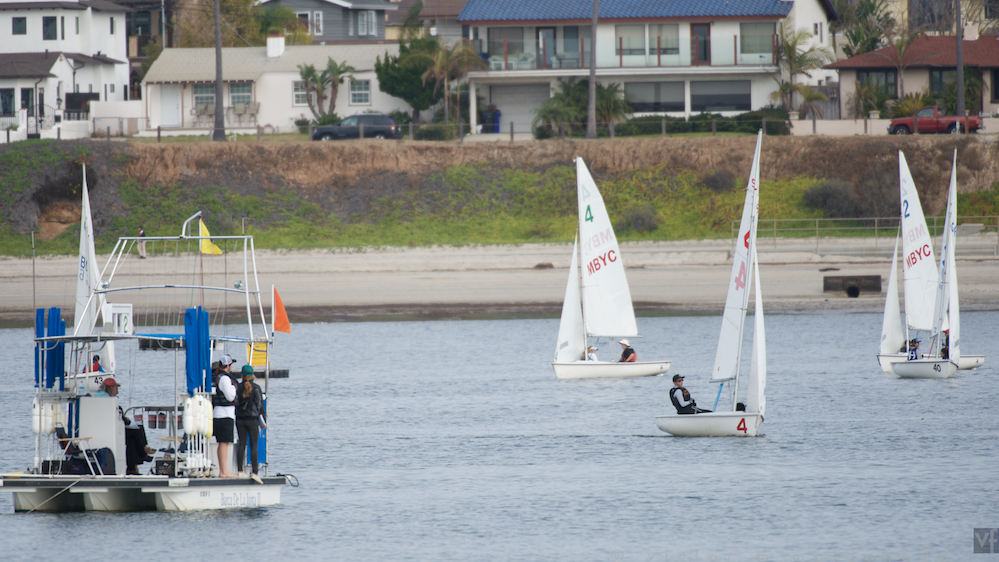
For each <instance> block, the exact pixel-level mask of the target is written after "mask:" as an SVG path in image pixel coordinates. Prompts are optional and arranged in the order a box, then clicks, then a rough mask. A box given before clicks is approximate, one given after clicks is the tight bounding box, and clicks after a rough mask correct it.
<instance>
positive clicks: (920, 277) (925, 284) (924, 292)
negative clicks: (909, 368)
mask: <svg viewBox="0 0 999 562" xmlns="http://www.w3.org/2000/svg"><path fill="white" fill-rule="evenodd" d="M898 169H899V192H900V199H901V218H902V224H901V233H902V256H903V259H904V261H903V268H902V271H903V274H902V287H903V290H904V298H905V320H906V330H907V332H909V333H910V334H911V332H914V331H923V332H932V330H933V329H934V320H935V316H934V306H935V302H936V299H937V287H938V285H939V283H938V281H939V276H940V273H939V271H938V269H937V264H936V259H935V257H934V255H933V243H932V240H931V239H930V233H929V229H927V227H926V219H925V218H924V216H923V208H922V206H921V205H920V203H919V194H918V193H917V192H916V187H915V183H914V182H913V180H912V174H910V173H909V166H908V164H907V163H906V160H905V155H904V154H902V152H901V151H899V153H898ZM955 184H956V178H955ZM955 189H956V188H955ZM955 212H956V211H955ZM955 216H956V215H955ZM945 238H946V236H945ZM897 249H898V245H897V244H896V252H897ZM897 259H898V255H897V253H896V254H895V256H893V258H892V271H891V273H890V274H889V278H888V294H887V296H886V298H885V310H884V320H883V322H882V327H881V344H880V347H879V352H878V363H879V364H880V365H881V370H882V371H884V372H886V373H891V372H893V371H892V364H894V363H897V362H900V361H905V360H906V358H907V356H908V347H907V346H908V344H907V343H906V342H907V341H908V340H909V337H903V335H902V334H903V327H902V321H901V319H900V316H899V309H898V285H897V283H896V281H895V270H896V267H897ZM944 328H946V326H945V327H944ZM903 346H906V347H903ZM983 363H985V356H984V355H965V356H962V357H961V359H960V362H959V363H958V368H959V369H974V368H976V367H979V366H981V365H982V364H983Z"/></svg>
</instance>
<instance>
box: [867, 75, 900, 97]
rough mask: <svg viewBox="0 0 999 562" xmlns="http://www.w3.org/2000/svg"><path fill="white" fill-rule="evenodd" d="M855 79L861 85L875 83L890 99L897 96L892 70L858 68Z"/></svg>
mask: <svg viewBox="0 0 999 562" xmlns="http://www.w3.org/2000/svg"><path fill="white" fill-rule="evenodd" d="M857 81H858V82H860V84H861V85H863V86H866V85H868V84H877V85H878V86H880V87H881V88H882V89H883V90H884V92H885V93H886V94H888V96H889V97H890V98H891V99H896V98H898V89H897V88H896V87H895V71H894V70H858V71H857Z"/></svg>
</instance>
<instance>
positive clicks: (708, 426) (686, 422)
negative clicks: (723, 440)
mask: <svg viewBox="0 0 999 562" xmlns="http://www.w3.org/2000/svg"><path fill="white" fill-rule="evenodd" d="M761 423H763V416H761V415H760V414H759V413H756V412H710V413H706V414H693V415H691V414H687V415H674V416H656V426H658V427H659V429H661V430H663V431H665V432H666V433H669V434H671V435H675V436H677V437H756V432H757V430H758V429H759V427H760V424H761Z"/></svg>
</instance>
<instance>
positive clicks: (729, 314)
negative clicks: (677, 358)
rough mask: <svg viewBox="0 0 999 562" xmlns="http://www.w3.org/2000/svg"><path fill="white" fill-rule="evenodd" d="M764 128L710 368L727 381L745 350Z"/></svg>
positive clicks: (715, 377) (715, 378) (714, 376)
mask: <svg viewBox="0 0 999 562" xmlns="http://www.w3.org/2000/svg"><path fill="white" fill-rule="evenodd" d="M762 142H763V132H762V131H761V132H760V133H758V134H757V137H756V152H755V154H753V167H752V170H751V171H750V173H749V184H748V185H747V186H746V202H745V204H744V205H743V207H742V221H741V222H740V223H739V237H738V238H737V239H736V244H735V254H734V255H733V259H732V274H731V276H730V277H729V280H730V281H729V286H728V296H727V297H725V312H724V313H723V315H722V327H721V334H720V335H719V337H718V351H717V352H716V353H715V367H714V370H713V371H712V372H711V380H712V381H727V380H732V379H734V378H736V376H737V375H738V370H739V356H740V354H741V353H742V350H741V348H742V331H743V325H744V324H745V322H746V309H747V305H748V304H749V285H750V277H749V276H750V275H752V272H751V271H750V269H751V268H752V264H753V258H754V256H755V250H756V223H757V218H758V215H759V213H758V211H759V199H758V197H757V196H758V194H759V186H760V146H761V143H762Z"/></svg>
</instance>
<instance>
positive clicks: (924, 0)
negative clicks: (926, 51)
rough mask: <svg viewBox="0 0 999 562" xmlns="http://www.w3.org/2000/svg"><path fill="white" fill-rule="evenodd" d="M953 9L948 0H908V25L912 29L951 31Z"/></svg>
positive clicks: (952, 4) (951, 3)
mask: <svg viewBox="0 0 999 562" xmlns="http://www.w3.org/2000/svg"><path fill="white" fill-rule="evenodd" d="M953 9H954V3H953V2H951V1H950V0H909V25H910V27H912V28H913V29H916V28H924V29H926V30H928V31H952V29H951V28H953V22H954V15H953Z"/></svg>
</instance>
